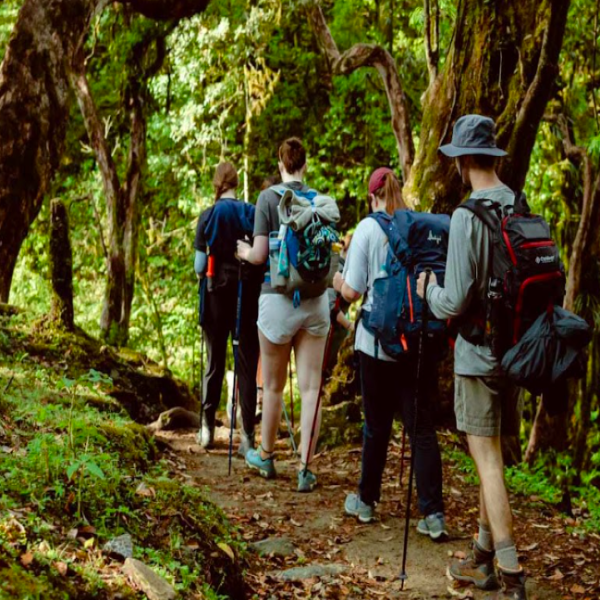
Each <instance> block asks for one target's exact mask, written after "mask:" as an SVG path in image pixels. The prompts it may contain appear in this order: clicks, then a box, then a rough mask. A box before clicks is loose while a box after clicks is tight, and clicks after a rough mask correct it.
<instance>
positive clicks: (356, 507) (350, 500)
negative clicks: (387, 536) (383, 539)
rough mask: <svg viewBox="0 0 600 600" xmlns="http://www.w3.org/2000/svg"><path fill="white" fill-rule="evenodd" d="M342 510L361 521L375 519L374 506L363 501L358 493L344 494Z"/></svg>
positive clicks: (365, 521) (366, 521)
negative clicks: (344, 499)
mask: <svg viewBox="0 0 600 600" xmlns="http://www.w3.org/2000/svg"><path fill="white" fill-rule="evenodd" d="M344 512H345V513H346V514H347V515H350V516H351V517H356V518H357V519H358V520H359V521H360V522H361V523H371V522H372V521H374V520H375V507H373V506H372V505H371V504H367V503H366V502H363V501H362V500H361V499H360V496H359V495H358V494H348V495H347V496H346V501H345V502H344Z"/></svg>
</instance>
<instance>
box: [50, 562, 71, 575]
mask: <svg viewBox="0 0 600 600" xmlns="http://www.w3.org/2000/svg"><path fill="white" fill-rule="evenodd" d="M54 566H55V567H56V570H57V571H58V572H59V573H60V574H61V575H62V576H63V577H66V576H67V572H68V571H69V567H68V565H67V563H64V562H62V561H58V562H55V563H54Z"/></svg>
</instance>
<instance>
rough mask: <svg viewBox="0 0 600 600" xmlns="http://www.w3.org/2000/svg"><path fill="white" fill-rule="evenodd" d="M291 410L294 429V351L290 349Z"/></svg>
mask: <svg viewBox="0 0 600 600" xmlns="http://www.w3.org/2000/svg"><path fill="white" fill-rule="evenodd" d="M289 374H290V412H291V413H292V429H293V428H294V375H293V373H292V351H291V350H290V366H289Z"/></svg>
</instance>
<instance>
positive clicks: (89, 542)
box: [83, 538, 96, 550]
mask: <svg viewBox="0 0 600 600" xmlns="http://www.w3.org/2000/svg"><path fill="white" fill-rule="evenodd" d="M95 543H96V538H90V539H89V540H85V542H84V544H83V547H84V548H85V549H86V550H89V549H90V548H93V547H94V544H95Z"/></svg>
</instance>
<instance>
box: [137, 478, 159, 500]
mask: <svg viewBox="0 0 600 600" xmlns="http://www.w3.org/2000/svg"><path fill="white" fill-rule="evenodd" d="M135 494H136V496H142V497H143V498H154V497H155V496H156V491H155V489H154V488H152V487H149V486H147V485H146V484H145V483H144V482H143V481H142V482H141V483H140V485H138V486H137V489H136V490H135Z"/></svg>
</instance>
